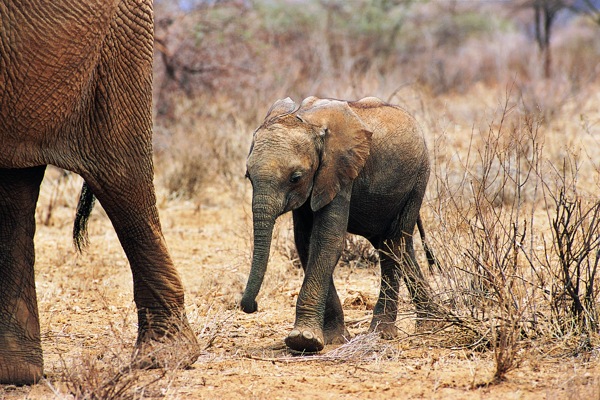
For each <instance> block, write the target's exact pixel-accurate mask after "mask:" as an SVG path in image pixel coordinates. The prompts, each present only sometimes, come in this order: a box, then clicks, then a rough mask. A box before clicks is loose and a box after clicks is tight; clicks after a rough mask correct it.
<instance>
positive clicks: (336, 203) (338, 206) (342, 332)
mask: <svg viewBox="0 0 600 400" xmlns="http://www.w3.org/2000/svg"><path fill="white" fill-rule="evenodd" d="M344 197H345V196H343V195H342V196H338V198H336V199H334V200H333V201H332V202H331V203H330V204H328V205H326V206H325V207H324V208H323V209H321V210H319V211H318V212H316V213H315V215H314V224H313V229H312V232H311V237H310V245H309V252H308V263H307V266H306V274H305V276H304V282H303V283H302V288H301V289H300V293H299V295H298V302H297V303H296V322H295V323H294V329H293V330H292V331H291V332H290V334H289V335H288V337H287V338H286V339H285V343H286V345H287V346H288V347H289V348H291V349H292V350H295V351H300V352H317V351H321V350H322V349H323V347H324V346H325V344H328V343H339V342H343V340H344V336H346V337H347V336H348V331H347V330H346V328H345V326H344V314H343V311H342V306H341V304H340V300H339V298H338V295H337V292H336V290H335V286H334V285H333V277H332V276H333V270H334V268H335V266H336V264H337V262H338V260H339V258H340V256H341V254H342V249H343V246H344V235H345V232H346V226H347V224H348V208H349V201H348V200H347V199H345V198H344ZM344 200H346V201H344Z"/></svg>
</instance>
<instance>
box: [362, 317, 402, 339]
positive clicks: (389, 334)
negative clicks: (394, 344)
mask: <svg viewBox="0 0 600 400" xmlns="http://www.w3.org/2000/svg"><path fill="white" fill-rule="evenodd" d="M369 332H378V333H379V336H380V337H381V338H382V339H386V340H392V339H396V338H397V337H398V328H396V323H395V322H384V321H379V320H375V319H373V321H371V326H370V327H369Z"/></svg>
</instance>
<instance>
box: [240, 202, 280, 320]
mask: <svg viewBox="0 0 600 400" xmlns="http://www.w3.org/2000/svg"><path fill="white" fill-rule="evenodd" d="M255 200H256V199H255ZM252 208H253V214H254V254H253V255H252V268H251V269H250V275H249V276H248V283H247V284H246V290H245V291H244V295H243V296H242V301H241V304H240V305H241V308H242V310H243V311H244V312H247V313H253V312H256V311H257V310H258V304H257V303H256V296H258V292H259V291H260V287H261V285H262V283H263V279H264V277H265V271H266V270H267V263H268V262H269V252H270V250H271V237H272V235H273V226H274V225H275V218H274V217H273V216H272V214H271V213H267V212H264V211H260V210H259V208H260V207H257V206H256V204H254V205H253V207H252Z"/></svg>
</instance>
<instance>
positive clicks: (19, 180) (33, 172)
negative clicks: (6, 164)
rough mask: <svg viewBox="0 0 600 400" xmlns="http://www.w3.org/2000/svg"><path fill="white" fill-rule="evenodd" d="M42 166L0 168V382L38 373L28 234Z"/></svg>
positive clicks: (26, 379)
mask: <svg viewBox="0 0 600 400" xmlns="http://www.w3.org/2000/svg"><path fill="white" fill-rule="evenodd" d="M45 168H46V167H45V166H41V167H34V168H27V169H0V384H2V383H12V384H32V383H35V382H37V381H38V380H40V379H41V378H42V374H43V357H42V345H41V339H40V323H39V315H38V306H37V297H36V293H35V276H34V268H33V265H34V261H35V254H34V246H33V236H34V234H35V206H36V203H37V199H38V195H39V190H40V183H41V181H42V178H43V177H44V171H45Z"/></svg>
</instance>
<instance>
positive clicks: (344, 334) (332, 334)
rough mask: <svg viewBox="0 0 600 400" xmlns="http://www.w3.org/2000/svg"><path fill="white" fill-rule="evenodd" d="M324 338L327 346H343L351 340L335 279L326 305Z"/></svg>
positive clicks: (330, 281)
mask: <svg viewBox="0 0 600 400" xmlns="http://www.w3.org/2000/svg"><path fill="white" fill-rule="evenodd" d="M323 336H324V337H325V344H343V343H346V342H347V341H348V340H349V339H350V332H348V329H346V324H345V323H344V310H343V309H342V303H341V302H340V297H339V296H338V294H337V290H336V289H335V285H334V284H333V277H332V278H331V279H330V280H329V291H328V292H327V302H326V303H325V317H324V321H323Z"/></svg>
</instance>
